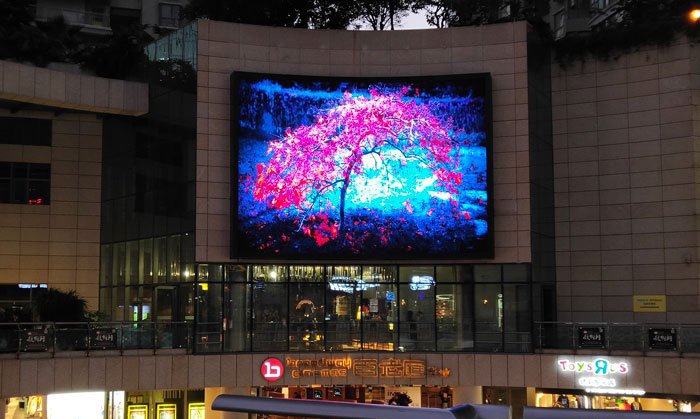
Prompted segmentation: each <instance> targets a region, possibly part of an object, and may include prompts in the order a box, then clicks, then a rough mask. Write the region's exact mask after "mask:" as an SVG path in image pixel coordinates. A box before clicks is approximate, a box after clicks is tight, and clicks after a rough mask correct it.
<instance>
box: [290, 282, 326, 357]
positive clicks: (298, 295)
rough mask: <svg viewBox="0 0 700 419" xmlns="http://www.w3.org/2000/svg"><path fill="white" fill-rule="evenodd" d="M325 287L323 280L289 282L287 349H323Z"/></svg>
mask: <svg viewBox="0 0 700 419" xmlns="http://www.w3.org/2000/svg"><path fill="white" fill-rule="evenodd" d="M325 289H326V287H325V284H324V283H323V282H317V283H311V282H293V283H291V284H290V287H289V350H291V351H307V350H312V351H317V350H323V348H324V324H323V319H324V310H325V304H324V298H325Z"/></svg>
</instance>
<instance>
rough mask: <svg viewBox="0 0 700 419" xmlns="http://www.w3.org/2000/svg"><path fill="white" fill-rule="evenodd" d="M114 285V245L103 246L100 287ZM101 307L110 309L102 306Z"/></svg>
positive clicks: (101, 251)
mask: <svg viewBox="0 0 700 419" xmlns="http://www.w3.org/2000/svg"><path fill="white" fill-rule="evenodd" d="M111 285H113V284H112V245H111V244H103V245H102V248H101V249H100V286H103V287H108V286H111ZM100 307H109V306H108V305H104V306H103V305H101V306H100Z"/></svg>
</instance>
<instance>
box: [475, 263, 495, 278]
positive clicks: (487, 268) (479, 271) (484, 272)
mask: <svg viewBox="0 0 700 419" xmlns="http://www.w3.org/2000/svg"><path fill="white" fill-rule="evenodd" d="M474 282H501V265H474Z"/></svg>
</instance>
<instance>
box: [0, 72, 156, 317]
mask: <svg viewBox="0 0 700 419" xmlns="http://www.w3.org/2000/svg"><path fill="white" fill-rule="evenodd" d="M0 99H2V105H1V106H0V116H4V117H25V118H41V119H50V120H51V121H52V130H51V131H52V145H51V146H21V145H11V144H2V139H0V161H6V162H19V163H49V164H51V204H50V205H43V206H42V205H19V204H0V283H3V284H17V283H47V284H48V285H49V286H51V287H55V288H60V289H63V290H76V291H77V292H78V293H79V294H80V295H81V296H82V297H84V298H85V299H87V301H88V303H89V305H90V308H91V309H97V302H98V301H97V300H98V284H99V256H100V246H99V243H100V198H101V196H100V195H101V175H102V120H101V119H100V118H99V117H98V115H97V113H108V114H119V115H134V116H135V115H142V114H145V113H146V112H148V86H147V85H145V84H142V83H135V82H126V81H123V80H111V79H104V78H100V77H94V76H85V75H80V74H69V73H64V72H61V71H56V70H48V69H44V68H36V67H33V66H29V65H24V64H17V63H13V62H9V61H0Z"/></svg>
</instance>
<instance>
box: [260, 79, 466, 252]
mask: <svg viewBox="0 0 700 419" xmlns="http://www.w3.org/2000/svg"><path fill="white" fill-rule="evenodd" d="M369 92H370V94H369V97H365V96H359V95H358V96H353V95H351V94H350V93H349V92H346V93H345V95H344V97H343V99H342V100H341V101H340V102H339V103H338V104H337V105H335V106H332V107H331V108H330V109H327V110H326V111H323V112H321V113H320V114H318V115H317V116H316V119H315V122H314V123H313V124H309V125H301V126H299V127H297V128H295V129H291V128H287V130H286V132H285V134H284V137H283V138H282V139H281V140H277V141H273V142H271V143H270V145H269V148H268V155H270V159H269V161H268V163H267V164H262V163H260V164H258V165H257V167H256V172H257V173H256V176H255V180H254V185H253V188H252V193H253V197H254V199H255V200H256V201H258V202H263V203H266V205H268V206H269V207H270V208H273V209H275V210H278V211H280V210H282V211H283V210H287V209H290V208H292V209H294V210H295V211H298V212H299V213H300V214H302V215H301V217H299V218H298V219H297V221H296V223H297V225H298V228H299V231H302V232H303V233H304V234H305V235H307V236H309V237H313V238H314V239H315V240H316V242H317V244H318V245H319V246H322V245H324V244H325V243H327V242H329V241H330V240H333V239H336V238H338V237H341V238H342V237H345V235H344V234H345V227H346V221H345V201H346V199H347V193H348V187H349V186H350V184H351V183H352V182H353V180H354V179H355V178H356V177H358V176H359V175H361V174H362V173H363V172H364V171H367V170H369V168H370V167H371V168H373V169H377V170H384V171H386V175H387V176H389V168H388V167H389V166H391V165H397V166H399V167H401V166H406V165H407V164H408V163H409V161H410V162H419V163H420V164H421V165H424V166H425V167H427V168H428V169H429V170H430V171H431V172H432V173H433V175H434V176H435V179H436V182H437V184H438V186H439V187H441V188H442V190H443V191H445V192H446V193H448V194H454V195H457V194H458V186H459V185H460V184H461V183H462V170H461V167H460V161H459V156H457V155H456V153H454V152H453V151H454V150H455V149H456V148H458V147H457V146H458V144H457V140H455V138H457V137H459V136H458V135H454V134H455V132H454V131H455V130H454V128H453V125H452V119H451V118H438V117H437V116H435V115H434V113H433V112H432V111H431V109H430V107H429V106H428V105H427V104H425V103H421V102H419V101H417V100H416V98H415V97H411V95H416V96H418V95H420V92H419V91H417V89H416V90H414V89H411V88H410V87H408V86H404V87H402V88H400V89H397V90H393V91H382V90H380V89H379V88H376V87H374V88H370V89H369ZM451 134H453V135H451ZM300 156H303V159H300ZM331 196H332V197H333V199H335V197H336V196H337V199H338V202H336V203H334V202H331V198H330V197H331ZM453 204H454V205H455V206H456V202H454V203H453ZM404 205H405V208H406V211H408V212H410V213H412V212H413V210H412V208H411V204H410V202H408V201H406V203H405V204H404ZM319 209H321V210H320V211H319ZM336 209H337V211H338V217H337V220H332V219H331V218H329V217H328V215H327V214H326V211H330V210H333V211H335V210H336Z"/></svg>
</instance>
